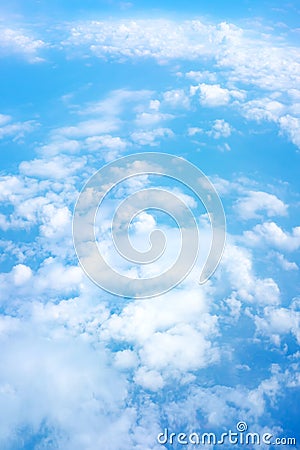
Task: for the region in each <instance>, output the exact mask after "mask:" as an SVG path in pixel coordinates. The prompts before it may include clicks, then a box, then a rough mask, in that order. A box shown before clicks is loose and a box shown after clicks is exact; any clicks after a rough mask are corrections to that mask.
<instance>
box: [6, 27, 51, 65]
mask: <svg viewBox="0 0 300 450" xmlns="http://www.w3.org/2000/svg"><path fill="white" fill-rule="evenodd" d="M0 36H1V37H0V54H2V56H3V55H5V56H7V55H11V54H15V55H19V56H22V57H24V58H25V59H26V60H27V61H29V62H31V63H36V62H40V61H43V58H42V57H41V56H39V53H40V50H41V49H42V48H44V47H45V46H46V43H45V42H44V41H42V40H41V39H35V38H34V37H32V36H30V33H27V32H26V31H24V30H22V29H16V28H8V27H5V26H3V25H1V26H0Z"/></svg>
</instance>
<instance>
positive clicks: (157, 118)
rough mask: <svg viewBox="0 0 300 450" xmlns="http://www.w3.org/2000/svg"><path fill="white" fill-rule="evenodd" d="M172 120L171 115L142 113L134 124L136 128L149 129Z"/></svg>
mask: <svg viewBox="0 0 300 450" xmlns="http://www.w3.org/2000/svg"><path fill="white" fill-rule="evenodd" d="M172 118H173V115H171V114H163V113H160V112H155V113H154V112H150V113H149V112H142V113H139V114H138V115H137V117H136V120H135V123H136V125H137V126H138V127H148V126H150V127H151V126H154V125H157V124H159V123H161V122H163V121H166V120H170V119H172Z"/></svg>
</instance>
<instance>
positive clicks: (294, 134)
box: [279, 114, 300, 148]
mask: <svg viewBox="0 0 300 450" xmlns="http://www.w3.org/2000/svg"><path fill="white" fill-rule="evenodd" d="M279 125H280V128H281V130H282V131H283V132H284V133H286V134H287V135H288V136H289V138H290V140H291V141H292V142H293V144H295V145H297V147H299V148H300V118H299V117H292V116H290V115H289V114H288V115H286V116H283V117H280V119H279Z"/></svg>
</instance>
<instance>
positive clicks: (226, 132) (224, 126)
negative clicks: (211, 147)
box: [208, 119, 232, 139]
mask: <svg viewBox="0 0 300 450" xmlns="http://www.w3.org/2000/svg"><path fill="white" fill-rule="evenodd" d="M231 131H232V128H231V126H230V125H229V123H227V122H225V120H223V119H217V120H215V121H214V123H213V126H212V129H211V130H210V131H208V135H210V136H212V137H213V138H214V139H219V138H222V137H223V138H227V137H229V136H230V135H231Z"/></svg>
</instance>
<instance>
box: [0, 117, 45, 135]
mask: <svg viewBox="0 0 300 450" xmlns="http://www.w3.org/2000/svg"><path fill="white" fill-rule="evenodd" d="M37 125H38V124H37V123H36V122H35V121H34V120H28V121H26V122H14V121H13V119H12V117H11V116H8V115H6V114H0V139H5V138H8V137H12V139H13V140H19V139H21V138H23V137H24V136H25V134H27V133H30V132H32V131H33V130H34V129H35V128H36V127H37Z"/></svg>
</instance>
